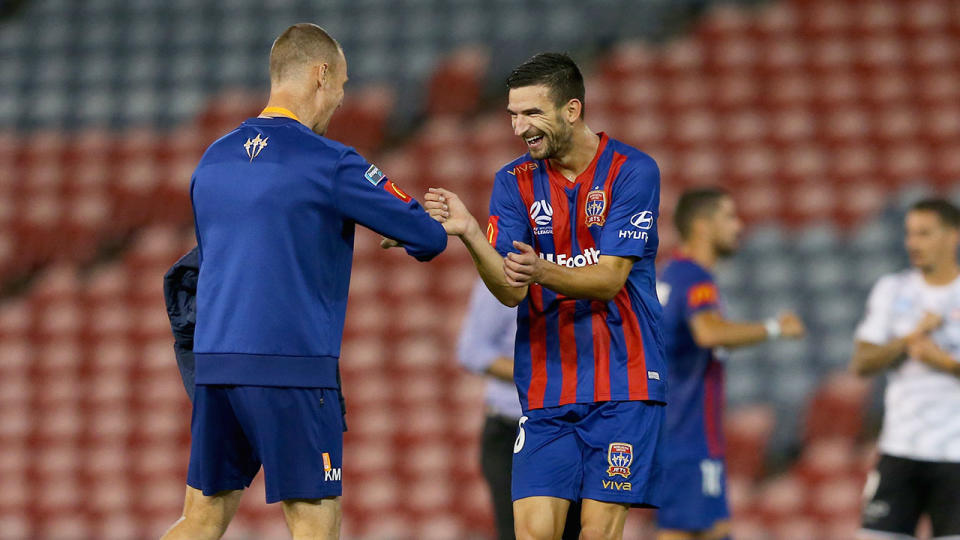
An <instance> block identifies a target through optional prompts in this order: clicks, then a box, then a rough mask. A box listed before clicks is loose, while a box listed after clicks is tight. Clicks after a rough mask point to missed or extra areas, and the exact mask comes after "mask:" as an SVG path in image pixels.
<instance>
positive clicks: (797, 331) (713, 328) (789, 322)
mask: <svg viewBox="0 0 960 540" xmlns="http://www.w3.org/2000/svg"><path fill="white" fill-rule="evenodd" d="M690 330H691V333H692V334H693V339H694V341H696V342H697V345H698V346H700V347H707V348H709V347H729V348H736V347H746V346H748V345H754V344H757V343H760V342H762V341H766V340H768V339H776V338H781V337H782V338H794V339H796V338H801V337H803V336H804V334H805V333H806V328H805V327H804V325H803V321H801V320H800V318H799V317H797V315H796V314H794V313H793V312H790V311H787V312H784V313H782V314H780V316H779V317H777V318H770V319H767V320H766V321H762V322H738V321H730V320H727V319H726V318H724V317H723V315H722V314H721V313H720V311H718V310H715V309H711V310H706V311H701V312H698V313H696V314H694V315H693V317H691V318H690Z"/></svg>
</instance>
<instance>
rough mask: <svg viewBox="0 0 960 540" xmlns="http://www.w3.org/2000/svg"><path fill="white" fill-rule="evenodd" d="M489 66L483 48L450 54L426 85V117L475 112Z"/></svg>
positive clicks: (466, 49) (488, 59)
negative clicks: (427, 115)
mask: <svg viewBox="0 0 960 540" xmlns="http://www.w3.org/2000/svg"><path fill="white" fill-rule="evenodd" d="M489 63H490V54H489V53H488V52H487V50H486V49H484V48H482V47H467V48H463V49H460V50H458V51H456V52H454V53H453V54H451V55H450V56H449V57H448V58H447V59H446V60H445V61H444V62H442V63H441V64H440V65H439V66H438V67H437V69H436V71H435V72H434V74H433V76H432V77H431V79H430V82H429V83H427V84H428V88H429V89H428V95H427V113H428V114H430V115H442V114H457V115H464V114H468V113H471V112H473V111H474V110H476V108H477V107H478V106H479V105H480V97H481V95H482V90H483V81H484V77H485V75H486V72H487V66H488V65H489Z"/></svg>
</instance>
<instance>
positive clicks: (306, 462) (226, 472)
mask: <svg viewBox="0 0 960 540" xmlns="http://www.w3.org/2000/svg"><path fill="white" fill-rule="evenodd" d="M190 429H191V436H192V442H191V446H190V468H189V470H188V472H187V485H189V486H190V487H192V488H195V489H199V490H201V491H203V494H204V495H213V494H214V493H217V492H220V491H224V490H233V489H243V488H246V487H247V486H249V485H250V482H252V481H253V478H254V476H256V475H257V472H258V471H259V470H260V466H261V464H262V465H263V472H264V480H265V483H266V495H267V502H268V503H274V502H278V501H283V500H287V499H320V498H324V497H335V496H339V495H340V494H341V493H342V491H343V485H342V483H341V479H340V475H341V466H342V463H343V419H342V416H341V409H340V401H339V398H338V394H337V390H336V389H335V388H286V387H270V386H225V385H206V384H198V385H197V387H196V390H195V395H194V401H193V420H192V421H191V425H190Z"/></svg>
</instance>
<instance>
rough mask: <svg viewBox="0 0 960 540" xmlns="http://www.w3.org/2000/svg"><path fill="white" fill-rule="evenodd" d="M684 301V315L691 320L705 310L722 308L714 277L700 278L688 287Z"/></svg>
mask: <svg viewBox="0 0 960 540" xmlns="http://www.w3.org/2000/svg"><path fill="white" fill-rule="evenodd" d="M682 301H683V316H684V318H685V319H686V320H688V321H689V320H690V319H692V318H693V316H694V315H696V314H697V313H700V312H703V311H713V310H717V309H720V294H719V292H718V291H717V284H716V283H714V282H713V280H712V279H707V280H698V281H696V282H694V283H693V284H692V285H690V286H689V287H687V290H686V294H684V298H683V299H682Z"/></svg>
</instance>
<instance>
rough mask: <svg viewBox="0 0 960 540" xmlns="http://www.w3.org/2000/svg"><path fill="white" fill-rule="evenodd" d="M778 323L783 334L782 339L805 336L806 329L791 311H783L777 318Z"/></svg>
mask: <svg viewBox="0 0 960 540" xmlns="http://www.w3.org/2000/svg"><path fill="white" fill-rule="evenodd" d="M778 322H779V323H780V331H781V332H782V334H783V337H786V338H802V337H803V335H804V334H806V332H807V329H806V327H805V326H804V325H803V321H802V320H800V317H798V316H797V314H796V313H794V312H792V311H784V312H783V313H781V314H780V316H779V317H778Z"/></svg>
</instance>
